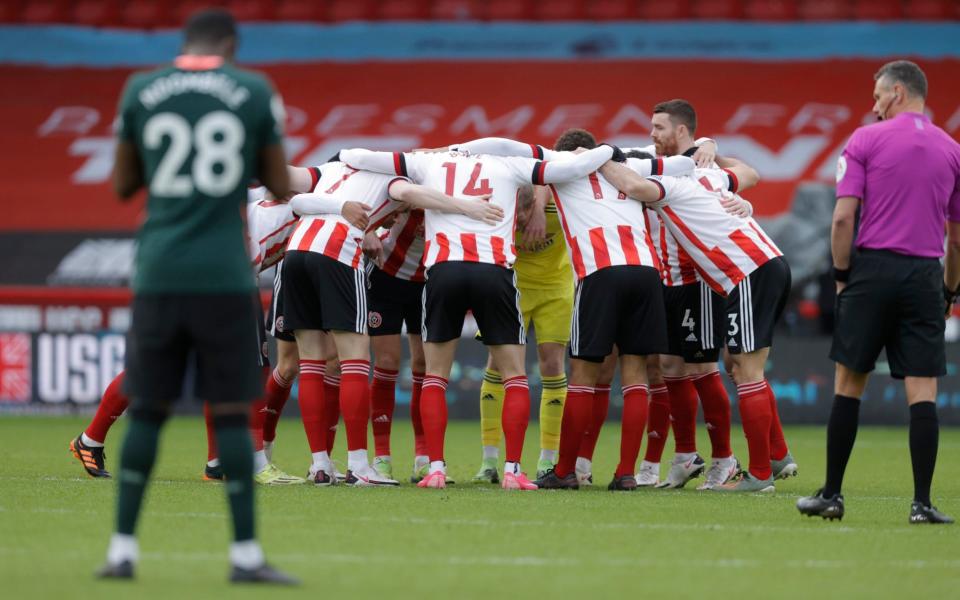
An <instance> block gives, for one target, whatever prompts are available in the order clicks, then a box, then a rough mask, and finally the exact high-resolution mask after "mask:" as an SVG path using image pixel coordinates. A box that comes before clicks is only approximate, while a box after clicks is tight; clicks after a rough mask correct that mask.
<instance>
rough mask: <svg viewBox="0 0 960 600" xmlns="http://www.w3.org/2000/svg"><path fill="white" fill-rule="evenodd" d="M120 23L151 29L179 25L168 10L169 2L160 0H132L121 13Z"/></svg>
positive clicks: (126, 25)
mask: <svg viewBox="0 0 960 600" xmlns="http://www.w3.org/2000/svg"><path fill="white" fill-rule="evenodd" d="M120 23H121V25H123V26H125V27H135V28H138V29H151V28H154V27H173V26H175V25H179V23H176V22H175V21H174V18H173V14H172V13H171V11H169V10H167V3H166V2H161V1H160V0H131V1H130V2H127V3H126V4H125V5H124V7H123V11H122V12H121V14H120Z"/></svg>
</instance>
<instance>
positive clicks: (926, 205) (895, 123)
mask: <svg viewBox="0 0 960 600" xmlns="http://www.w3.org/2000/svg"><path fill="white" fill-rule="evenodd" d="M843 196H853V197H856V198H859V199H860V200H861V201H862V202H861V205H860V230H859V233H858V234H857V241H856V246H857V248H871V249H875V250H890V251H892V252H896V253H898V254H906V255H908V256H922V257H932V258H939V257H941V256H943V248H944V244H943V236H944V224H945V221H948V220H949V221H955V222H960V144H957V142H956V141H955V140H954V139H953V138H951V137H950V136H949V135H947V133H946V132H945V131H943V130H942V129H940V128H939V127H937V126H936V125H934V124H933V123H931V122H930V119H929V118H928V117H927V116H926V115H922V114H918V113H900V114H899V115H897V116H896V117H894V118H892V119H889V120H887V121H881V122H879V123H874V124H872V125H867V126H865V127H861V128H859V129H857V130H856V131H854V132H853V135H852V136H851V137H850V141H849V142H847V147H846V149H844V151H843V154H842V155H841V156H840V161H839V164H838V165H837V197H838V198H840V197H843Z"/></svg>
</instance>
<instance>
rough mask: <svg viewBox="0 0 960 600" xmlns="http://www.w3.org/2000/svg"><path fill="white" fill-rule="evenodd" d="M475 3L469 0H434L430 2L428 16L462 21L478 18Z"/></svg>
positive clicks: (441, 19) (443, 19)
mask: <svg viewBox="0 0 960 600" xmlns="http://www.w3.org/2000/svg"><path fill="white" fill-rule="evenodd" d="M475 8H476V7H475V5H474V3H473V2H471V1H470V0H435V1H434V2H433V3H431V4H430V18H432V19H436V20H437V21H463V20H464V19H479V18H480V16H479V14H477V13H476V12H474V11H475Z"/></svg>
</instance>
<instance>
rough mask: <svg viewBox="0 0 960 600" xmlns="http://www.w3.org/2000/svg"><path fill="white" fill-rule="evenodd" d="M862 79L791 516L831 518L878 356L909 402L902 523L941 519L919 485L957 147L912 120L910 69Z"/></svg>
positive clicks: (959, 213) (950, 254) (921, 91)
mask: <svg viewBox="0 0 960 600" xmlns="http://www.w3.org/2000/svg"><path fill="white" fill-rule="evenodd" d="M874 79H875V80H876V85H875V86H874V90H873V97H874V100H875V101H876V103H875V104H874V105H873V112H874V113H876V115H877V118H878V119H879V120H880V122H879V123H874V124H872V125H867V126H865V127H861V128H859V129H857V130H856V131H855V132H854V133H853V135H852V136H851V137H850V141H849V142H847V147H846V148H845V149H844V151H843V154H842V155H841V157H840V161H839V164H838V165H837V206H836V210H835V211H834V215H833V232H832V236H831V244H832V248H833V265H834V266H833V271H834V278H835V279H836V282H837V324H836V330H835V332H834V335H833V346H832V348H831V350H830V358H831V359H833V360H834V361H835V362H836V363H837V370H836V382H835V384H834V393H835V396H834V399H833V409H832V410H831V412H830V422H829V423H828V425H827V477H826V483H824V486H823V487H822V488H821V489H820V490H818V491H817V493H816V494H814V495H813V496H809V497H806V498H801V499H800V500H799V501H797V509H798V510H799V511H800V512H801V513H802V514H805V515H808V516H814V515H819V516H821V517H823V518H825V519H831V520H832V519H835V518H836V519H840V518H842V517H843V513H844V506H843V496H842V495H840V486H841V484H842V483H843V472H844V470H845V469H846V466H847V460H848V459H849V458H850V452H851V451H852V450H853V444H854V440H855V439H856V436H857V420H858V417H859V411H860V397H861V395H862V394H863V390H864V387H865V386H866V384H867V376H868V374H869V373H870V371H872V370H873V369H874V366H875V363H876V360H877V356H879V354H880V350H881V349H883V348H886V351H887V359H888V361H889V363H890V373H891V375H893V377H894V378H896V379H903V380H904V384H905V386H906V392H907V404H909V406H910V457H911V461H912V463H913V486H914V491H913V503H912V505H911V507H910V522H911V523H953V519H951V518H950V517H948V516H947V515H944V514H943V513H941V512H939V511H938V510H937V509H936V508H934V507H933V506H932V505H931V504H930V482H931V480H932V479H933V469H934V465H935V464H936V461H937V444H938V437H939V423H938V422H937V405H936V397H937V377H939V376H941V375H944V374H945V373H946V357H945V353H944V339H943V331H944V314H945V313H946V314H947V315H949V310H950V307H951V305H952V304H953V302H954V300H955V299H956V296H957V287H958V285H960V145H958V144H957V142H955V141H954V140H953V139H951V138H950V136H949V135H947V134H946V133H945V132H944V131H943V130H942V129H940V128H939V127H936V126H935V125H933V124H932V123H931V122H930V118H929V117H927V116H926V114H924V102H925V100H926V97H927V78H926V76H925V75H924V74H923V71H922V70H920V67H918V66H917V65H916V64H914V63H912V62H908V61H905V60H898V61H894V62H891V63H887V64H886V65H884V66H883V67H881V68H880V70H879V71H877V73H876V75H874ZM858 208H859V210H860V229H859V232H858V234H857V238H856V252H855V253H854V254H853V256H851V246H852V245H853V244H852V242H853V234H854V220H855V215H856V212H857V209H858ZM944 229H946V232H947V256H946V261H945V267H944V266H941V264H940V258H941V257H943V255H944V239H943V238H944Z"/></svg>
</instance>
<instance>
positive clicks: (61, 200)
mask: <svg viewBox="0 0 960 600" xmlns="http://www.w3.org/2000/svg"><path fill="white" fill-rule="evenodd" d="M881 62H882V61H878V60H863V59H856V60H854V59H847V60H832V61H829V62H803V61H789V62H782V63H776V62H746V61H694V60H643V61H628V60H624V61H579V62H566V63H563V62H546V61H545V62H483V61H478V62H459V63H458V62H450V61H433V62H412V63H402V64H401V63H387V62H367V63H344V62H339V63H316V62H314V63H305V64H297V65H274V66H267V67H264V68H263V70H264V71H265V72H266V73H267V74H268V75H269V76H270V77H271V78H272V79H273V81H274V83H275V84H276V86H277V88H278V89H279V90H280V92H281V93H282V95H283V97H284V99H285V102H286V106H287V138H286V143H287V154H288V159H289V160H290V161H291V162H292V163H295V164H302V165H307V164H317V163H322V162H324V161H326V160H327V159H328V158H329V157H330V156H331V155H333V154H334V153H335V152H336V151H337V150H339V149H340V148H343V147H356V146H363V147H369V148H373V149H385V150H397V149H411V148H417V147H424V146H431V147H433V146H439V145H443V144H447V143H451V142H460V141H465V140H469V139H473V138H477V137H483V136H506V137H512V138H516V139H521V140H524V141H528V142H535V143H539V144H543V145H547V146H550V145H552V143H553V141H554V139H555V138H556V137H557V136H558V135H559V134H560V133H561V132H562V131H563V130H565V129H567V128H569V127H584V128H587V129H589V130H591V131H593V132H594V133H595V134H596V135H597V136H598V137H599V138H600V139H603V140H608V141H611V142H614V143H618V144H620V145H646V144H648V143H649V142H650V138H649V129H650V118H651V113H652V108H653V106H654V104H655V103H657V102H659V101H662V100H666V99H670V98H677V97H680V98H686V99H688V100H690V101H691V102H692V103H693V104H694V105H695V106H696V108H697V111H698V117H699V126H698V129H697V134H698V135H705V136H711V137H713V138H715V139H717V140H718V142H719V143H720V150H721V153H724V154H729V155H732V156H736V157H739V158H742V159H744V160H746V161H747V162H748V163H750V164H752V165H753V166H754V167H756V168H757V170H758V171H759V172H760V174H761V176H762V178H763V181H762V183H761V185H760V186H759V187H758V188H757V189H756V190H754V191H751V193H750V194H749V198H750V199H751V200H752V201H753V202H754V205H755V207H756V210H757V213H758V214H760V215H767V216H769V215H777V214H782V213H784V212H786V211H788V210H789V207H790V205H791V202H792V201H793V200H794V198H795V195H796V192H797V190H798V188H799V187H801V186H802V184H804V183H808V182H813V183H815V184H817V185H819V186H821V187H822V188H823V189H824V190H827V191H832V188H833V181H834V177H835V165H836V160H837V157H838V155H839V153H840V151H841V150H842V148H843V145H844V143H845V141H846V139H847V137H848V136H849V134H850V133H851V132H852V131H853V130H854V129H855V128H856V127H858V126H859V125H861V124H863V123H866V122H871V121H872V120H873V116H872V115H871V114H870V108H871V106H872V103H873V100H872V97H871V93H872V88H873V74H874V72H875V71H876V69H877V67H878V66H879V64H880V63H881ZM921 63H922V66H923V68H924V69H925V70H926V73H927V75H928V78H929V80H930V97H929V103H928V104H929V108H930V110H931V112H932V115H933V118H934V121H935V122H936V123H937V124H938V125H940V126H941V127H943V128H944V129H946V130H947V131H948V132H949V133H950V134H951V135H953V136H954V137H957V136H958V135H960V78H958V77H957V76H956V75H957V73H958V72H960V60H958V59H956V58H951V59H934V58H929V59H925V60H922V61H921ZM130 72H131V71H130V70H129V69H117V68H98V69H89V68H37V67H23V66H9V65H7V66H0V78H2V80H3V82H4V88H5V89H6V90H7V92H8V93H6V94H3V96H2V98H0V124H2V129H3V131H4V139H5V144H6V147H7V148H8V149H9V150H10V151H9V152H7V154H6V156H5V157H4V161H2V163H0V173H2V175H3V177H4V180H5V181H8V182H11V185H9V186H8V189H7V192H5V196H6V197H5V200H4V213H3V218H2V219H0V232H14V231H18V230H19V231H30V232H43V231H63V232H66V231H74V232H76V231H100V232H104V231H114V232H119V231H130V230H132V229H134V228H135V227H136V225H137V223H138V222H139V219H140V213H141V210H142V207H143V203H142V201H139V200H135V201H133V202H130V203H128V204H126V205H121V204H118V203H117V201H116V198H115V196H114V195H113V193H112V191H111V189H110V186H109V185H108V178H109V174H110V170H111V166H112V158H113V149H114V139H113V136H112V124H113V121H114V115H115V111H116V101H117V98H118V96H119V93H120V91H121V88H122V86H123V83H124V81H125V80H126V78H127V76H128V75H129V73H130Z"/></svg>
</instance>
